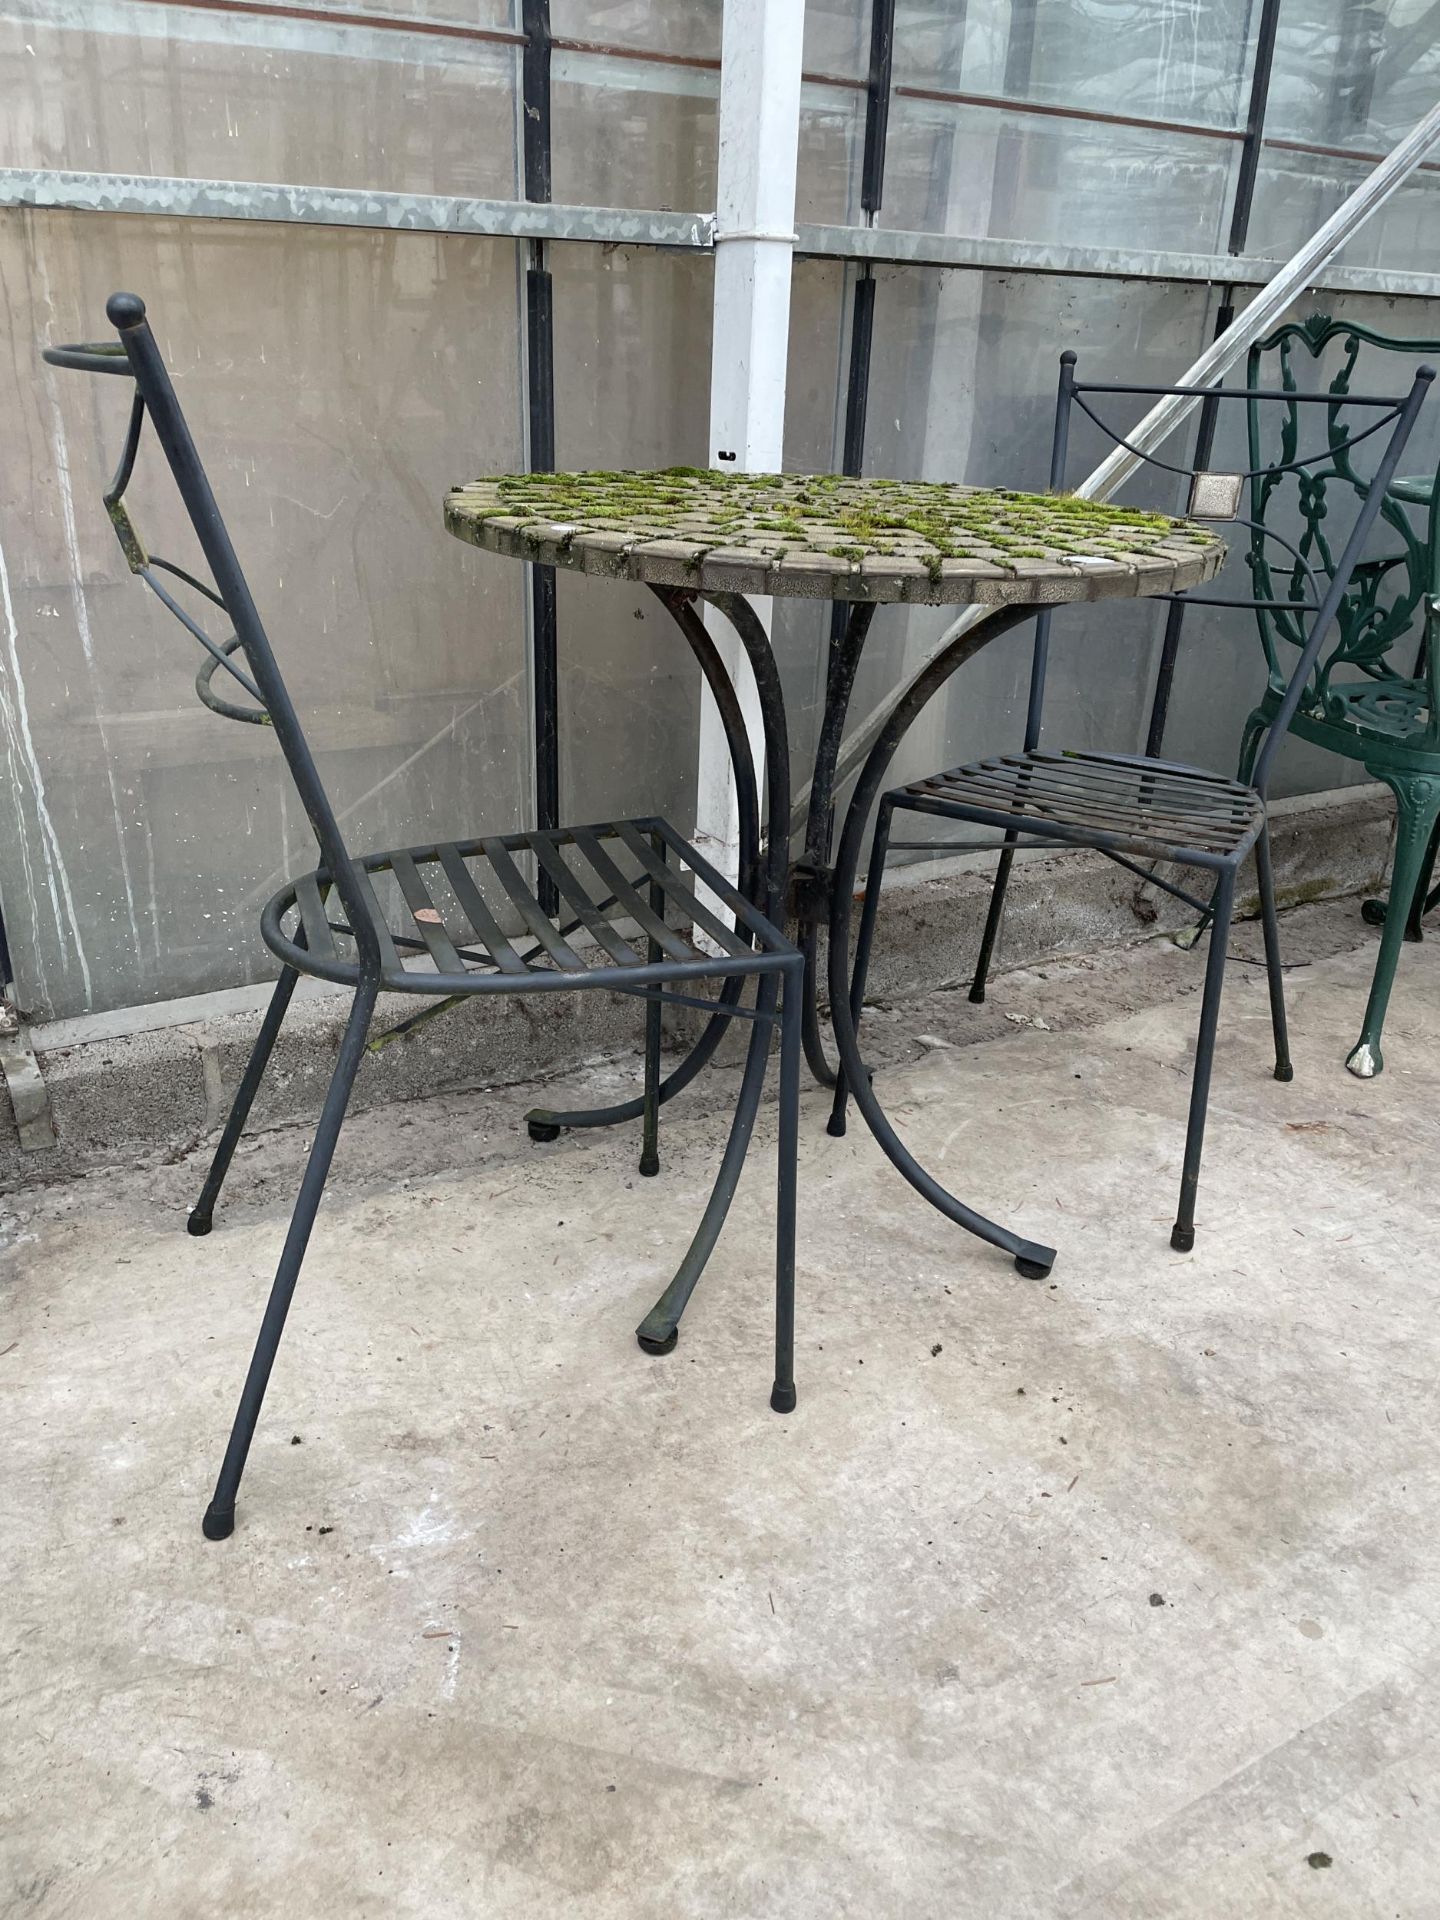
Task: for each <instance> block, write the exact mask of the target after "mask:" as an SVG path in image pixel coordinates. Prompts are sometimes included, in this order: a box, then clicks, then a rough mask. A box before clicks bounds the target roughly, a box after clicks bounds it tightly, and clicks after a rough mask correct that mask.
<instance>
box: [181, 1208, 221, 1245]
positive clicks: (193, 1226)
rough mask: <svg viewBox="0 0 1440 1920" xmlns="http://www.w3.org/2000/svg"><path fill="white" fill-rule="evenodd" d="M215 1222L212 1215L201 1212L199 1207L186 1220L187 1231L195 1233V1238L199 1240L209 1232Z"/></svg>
mask: <svg viewBox="0 0 1440 1920" xmlns="http://www.w3.org/2000/svg"><path fill="white" fill-rule="evenodd" d="M214 1224H215V1222H214V1221H213V1220H212V1219H211V1217H210V1215H209V1214H208V1213H201V1211H200V1209H199V1208H198V1207H197V1208H196V1209H195V1211H194V1212H193V1213H192V1214H191V1215H190V1218H189V1219H188V1220H187V1221H186V1222H185V1231H186V1232H187V1233H193V1234H194V1236H195V1238H196V1239H197V1240H199V1239H202V1238H203V1237H204V1236H205V1235H206V1234H207V1233H209V1231H210V1229H211V1227H213V1226H214Z"/></svg>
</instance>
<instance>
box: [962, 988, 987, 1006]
mask: <svg viewBox="0 0 1440 1920" xmlns="http://www.w3.org/2000/svg"><path fill="white" fill-rule="evenodd" d="M965 998H966V999H967V1000H968V1001H969V1002H970V1004H971V1006H972V1007H983V1006H984V1004H985V989H984V987H982V986H979V985H978V984H977V985H975V986H972V987H971V989H970V991H969V993H967V994H966V996H965Z"/></svg>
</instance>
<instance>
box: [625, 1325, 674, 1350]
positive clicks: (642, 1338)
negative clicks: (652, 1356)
mask: <svg viewBox="0 0 1440 1920" xmlns="http://www.w3.org/2000/svg"><path fill="white" fill-rule="evenodd" d="M635 1338H636V1340H637V1341H638V1342H639V1345H640V1350H641V1352H642V1353H673V1352H674V1351H675V1343H676V1341H677V1340H678V1339H679V1338H680V1329H679V1328H678V1327H671V1329H670V1331H669V1332H668V1333H660V1334H654V1333H645V1332H643V1331H642V1330H641V1329H640V1328H639V1327H637V1328H636V1329H635Z"/></svg>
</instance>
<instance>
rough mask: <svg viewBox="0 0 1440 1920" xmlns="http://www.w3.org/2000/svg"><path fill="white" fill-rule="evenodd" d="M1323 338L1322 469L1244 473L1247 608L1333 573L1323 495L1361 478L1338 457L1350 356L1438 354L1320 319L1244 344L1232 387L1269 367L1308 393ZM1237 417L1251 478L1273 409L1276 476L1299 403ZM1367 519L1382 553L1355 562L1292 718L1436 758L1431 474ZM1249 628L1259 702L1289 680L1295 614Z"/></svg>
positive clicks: (1265, 611)
mask: <svg viewBox="0 0 1440 1920" xmlns="http://www.w3.org/2000/svg"><path fill="white" fill-rule="evenodd" d="M1336 343H1338V347H1339V354H1340V364H1339V366H1338V369H1337V371H1336V372H1335V373H1334V375H1333V377H1332V378H1331V380H1330V382H1329V391H1330V392H1331V393H1332V394H1333V395H1334V396H1335V404H1334V405H1333V406H1331V407H1327V408H1326V409H1325V432H1326V435H1327V438H1328V442H1329V446H1330V449H1331V458H1330V460H1329V461H1328V462H1326V463H1324V464H1316V465H1309V466H1306V467H1300V468H1296V469H1295V470H1293V471H1291V472H1289V473H1286V472H1283V471H1276V470H1274V469H1272V470H1270V471H1267V472H1263V473H1254V474H1253V477H1252V479H1251V481H1250V520H1251V522H1252V531H1251V536H1250V550H1249V555H1248V560H1249V566H1250V572H1251V577H1252V579H1253V581H1254V588H1255V597H1256V599H1257V600H1262V601H1285V600H1292V601H1305V600H1309V599H1311V597H1312V595H1313V593H1314V584H1317V583H1318V586H1319V588H1320V590H1321V591H1322V592H1323V590H1324V587H1325V585H1326V584H1327V581H1328V578H1329V576H1330V574H1331V572H1332V571H1333V566H1334V562H1333V558H1332V548H1333V550H1334V551H1335V552H1338V550H1339V548H1340V547H1342V546H1343V545H1344V539H1343V535H1342V537H1341V538H1339V539H1337V540H1333V541H1332V539H1331V537H1330V534H1329V533H1327V529H1326V520H1327V516H1328V515H1329V514H1330V511H1331V509H1332V507H1334V506H1335V505H1336V496H1337V495H1339V496H1341V497H1342V498H1349V497H1350V496H1354V497H1355V498H1359V497H1361V496H1363V495H1364V493H1365V491H1366V488H1367V485H1368V481H1367V478H1366V476H1365V474H1364V472H1363V471H1362V470H1361V469H1360V468H1359V467H1357V465H1356V463H1355V461H1354V460H1353V459H1352V441H1353V440H1354V439H1355V438H1357V437H1358V435H1359V428H1358V426H1357V424H1356V423H1357V421H1358V416H1357V415H1356V413H1355V412H1354V411H1348V412H1347V409H1346V399H1347V397H1348V396H1349V395H1350V394H1351V393H1352V392H1354V391H1355V390H1356V389H1355V385H1354V383H1353V375H1354V373H1355V367H1356V363H1357V361H1358V360H1359V359H1360V355H1361V350H1362V348H1363V347H1372V348H1375V349H1376V350H1378V351H1379V352H1381V353H1395V354H1406V355H1412V356H1413V355H1418V354H1424V353H1437V352H1440V341H1436V340H1409V339H1399V338H1396V337H1393V336H1390V335H1387V334H1382V333H1376V332H1375V331H1374V330H1373V329H1371V328H1369V327H1363V326H1359V325H1356V324H1355V323H1353V322H1350V321H1340V320H1332V319H1331V318H1330V317H1329V316H1328V315H1326V314H1313V315H1311V316H1310V318H1309V319H1306V320H1301V321H1291V322H1288V323H1287V324H1286V325H1284V326H1282V327H1278V328H1277V329H1276V330H1275V331H1274V332H1273V333H1271V334H1268V335H1266V337H1265V338H1264V339H1262V340H1259V341H1257V342H1256V343H1255V345H1254V346H1253V347H1252V348H1251V349H1250V354H1249V358H1248V361H1247V367H1246V375H1247V377H1246V385H1247V386H1248V387H1251V388H1259V387H1263V386H1269V387H1270V388H1271V389H1272V390H1273V388H1274V387H1275V385H1276V384H1277V382H1276V380H1275V377H1274V375H1275V368H1276V363H1277V362H1278V370H1279V381H1278V384H1279V385H1280V387H1281V388H1282V389H1283V390H1287V391H1299V390H1302V389H1308V390H1309V391H1311V392H1313V391H1314V382H1315V378H1316V375H1315V363H1316V362H1318V361H1319V360H1320V359H1321V358H1322V356H1324V355H1325V353H1326V350H1327V349H1329V348H1332V347H1334V345H1335V344H1336ZM1297 364H1298V369H1299V371H1298V372H1297ZM1365 365H1366V370H1367V377H1366V379H1365V382H1364V386H1365V389H1366V391H1370V392H1374V391H1382V392H1383V391H1385V390H1386V388H1387V387H1388V386H1390V385H1391V384H1393V383H1392V382H1389V381H1383V380H1380V379H1376V378H1372V377H1370V376H1371V375H1373V373H1374V370H1375V362H1374V358H1373V356H1372V355H1369V354H1367V355H1366V357H1365ZM1247 411H1248V414H1249V421H1248V430H1249V455H1250V459H1249V465H1250V467H1251V469H1252V470H1253V469H1256V468H1260V467H1262V466H1263V465H1264V464H1265V462H1266V461H1267V460H1273V459H1274V458H1275V456H1274V454H1273V451H1266V450H1263V449H1262V447H1261V434H1262V428H1263V427H1265V426H1269V427H1270V430H1271V432H1272V433H1273V430H1274V429H1273V421H1274V418H1275V415H1276V413H1277V412H1279V413H1280V414H1281V416H1282V422H1281V427H1280V436H1281V437H1280V454H1279V459H1278V462H1277V463H1276V464H1277V466H1278V467H1280V468H1284V467H1286V466H1287V465H1288V464H1289V463H1290V462H1292V461H1296V460H1298V459H1299V458H1300V457H1301V455H1302V454H1303V452H1304V451H1305V450H1304V449H1302V448H1300V446H1299V444H1298V442H1299V433H1300V419H1299V416H1300V413H1301V409H1300V407H1299V406H1289V407H1285V408H1283V409H1276V408H1275V407H1274V406H1273V405H1272V406H1270V407H1262V406H1260V405H1259V403H1257V402H1252V403H1251V405H1250V406H1249V408H1248V409H1247ZM1262 416H1263V418H1262ZM1362 464H1363V463H1362ZM1287 483H1288V484H1287ZM1380 511H1381V519H1380V521H1379V522H1378V523H1377V525H1383V526H1385V527H1386V528H1387V529H1388V530H1389V532H1390V535H1391V539H1390V541H1389V542H1388V543H1387V545H1388V546H1389V547H1390V549H1391V550H1389V551H1387V552H1385V553H1382V554H1380V555H1377V556H1374V557H1370V558H1367V559H1365V560H1362V561H1361V563H1360V564H1359V566H1357V567H1356V569H1355V572H1354V575H1353V576H1352V581H1351V585H1350V587H1349V589H1348V591H1347V592H1346V594H1345V597H1344V599H1343V600H1342V602H1341V606H1340V614H1339V618H1338V620H1337V622H1336V628H1335V639H1334V642H1333V644H1332V645H1331V646H1330V648H1329V650H1328V651H1326V652H1322V653H1321V655H1320V658H1319V660H1318V661H1317V663H1316V667H1315V672H1314V675H1313V678H1312V680H1311V682H1310V685H1309V686H1308V687H1307V689H1306V692H1305V696H1304V699H1303V701H1302V704H1301V709H1300V713H1299V715H1297V720H1298V722H1299V724H1300V727H1301V730H1302V731H1308V729H1306V727H1305V722H1306V721H1307V720H1308V721H1310V722H1311V723H1312V724H1315V723H1318V724H1319V725H1321V726H1325V725H1327V724H1328V725H1331V726H1337V727H1339V728H1341V729H1342V730H1343V732H1344V733H1346V734H1347V735H1351V736H1359V735H1369V736H1371V737H1376V736H1378V737H1379V738H1381V739H1384V738H1391V739H1397V740H1398V739H1399V738H1403V739H1404V740H1405V742H1406V745H1407V747H1408V748H1409V749H1410V750H1411V751H1413V750H1415V749H1417V748H1418V749H1420V750H1421V751H1426V750H1429V749H1432V748H1433V749H1434V750H1440V713H1437V708H1440V700H1437V698H1436V695H1437V692H1440V686H1437V677H1436V676H1437V671H1440V660H1437V651H1440V650H1437V647H1436V646H1435V645H1433V644H1432V640H1433V639H1434V633H1433V631H1432V630H1433V629H1434V628H1435V626H1436V621H1437V596H1440V539H1437V529H1440V484H1437V479H1436V475H1435V474H1434V473H1431V474H1427V475H1424V476H1421V477H1419V478H1412V479H1407V480H1403V481H1399V482H1396V483H1395V484H1394V485H1392V487H1391V489H1390V491H1389V493H1388V494H1387V496H1386V498H1385V501H1384V503H1383V505H1382V507H1381V510H1380ZM1282 516H1283V520H1284V526H1285V532H1286V536H1287V538H1289V539H1290V540H1292V541H1293V545H1294V553H1293V556H1292V561H1291V565H1290V566H1289V567H1288V569H1287V568H1286V566H1285V564H1284V562H1285V553H1284V549H1283V548H1281V547H1279V546H1278V545H1277V543H1276V541H1275V540H1274V539H1273V538H1271V537H1268V536H1267V533H1266V532H1265V529H1266V528H1267V527H1269V528H1271V529H1272V531H1273V529H1274V528H1275V525H1276V522H1277V521H1279V520H1280V519H1281V518H1282ZM1349 521H1350V516H1349V515H1348V514H1345V515H1341V516H1340V522H1339V524H1340V526H1341V527H1343V528H1344V530H1345V531H1348V527H1349ZM1332 531H1333V528H1332ZM1307 566H1308V567H1309V568H1310V569H1312V570H1313V573H1314V575H1315V576H1316V581H1315V583H1312V582H1311V581H1310V580H1309V579H1307V575H1306V571H1305V569H1306V567H1307ZM1256 619H1257V620H1258V622H1259V626H1260V639H1261V644H1262V645H1263V647H1264V649H1265V659H1266V666H1267V669H1268V673H1269V680H1270V688H1271V694H1272V696H1274V695H1279V694H1283V692H1284V689H1285V686H1286V684H1287V682H1288V679H1289V675H1290V673H1291V672H1292V671H1293V664H1294V652H1293V649H1296V648H1299V647H1301V646H1303V645H1304V642H1305V631H1304V624H1303V618H1302V617H1301V616H1299V615H1297V614H1295V613H1292V612H1288V611H1286V610H1285V609H1284V608H1261V609H1257V612H1256Z"/></svg>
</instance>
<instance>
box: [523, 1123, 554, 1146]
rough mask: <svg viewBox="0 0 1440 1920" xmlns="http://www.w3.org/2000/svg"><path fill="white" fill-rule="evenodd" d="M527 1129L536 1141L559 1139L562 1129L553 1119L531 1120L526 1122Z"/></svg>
mask: <svg viewBox="0 0 1440 1920" xmlns="http://www.w3.org/2000/svg"><path fill="white" fill-rule="evenodd" d="M525 1131H526V1132H527V1133H528V1134H529V1135H530V1138H531V1139H532V1140H534V1141H536V1142H543V1141H546V1140H558V1139H559V1138H560V1129H559V1127H558V1126H557V1125H556V1123H555V1122H554V1121H553V1120H530V1119H527V1120H526V1122H525Z"/></svg>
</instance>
